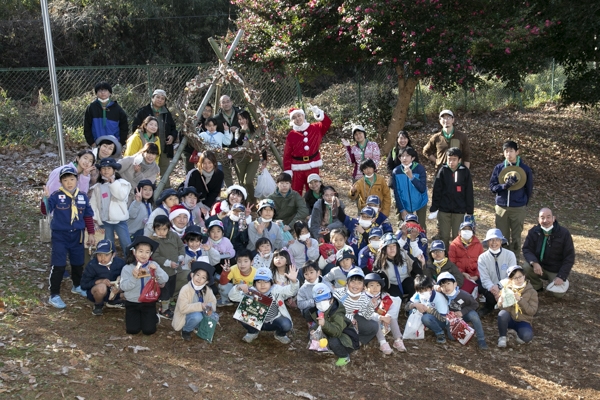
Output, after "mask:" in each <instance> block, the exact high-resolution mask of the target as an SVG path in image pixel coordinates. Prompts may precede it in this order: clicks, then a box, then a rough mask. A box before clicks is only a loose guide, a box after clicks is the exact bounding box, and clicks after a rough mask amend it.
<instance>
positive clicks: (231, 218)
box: [229, 213, 240, 222]
mask: <svg viewBox="0 0 600 400" xmlns="http://www.w3.org/2000/svg"><path fill="white" fill-rule="evenodd" d="M229 219H230V220H232V221H233V222H238V221H239V220H240V216H239V215H235V214H233V213H231V215H230V216H229Z"/></svg>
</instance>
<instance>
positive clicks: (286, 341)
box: [275, 335, 291, 344]
mask: <svg viewBox="0 0 600 400" xmlns="http://www.w3.org/2000/svg"><path fill="white" fill-rule="evenodd" d="M275 340H277V341H278V342H281V343H283V344H290V342H291V339H290V338H289V337H287V336H286V335H283V336H277V335H275Z"/></svg>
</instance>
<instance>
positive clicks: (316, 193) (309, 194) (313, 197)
mask: <svg viewBox="0 0 600 400" xmlns="http://www.w3.org/2000/svg"><path fill="white" fill-rule="evenodd" d="M307 182H308V188H309V190H307V191H306V193H304V202H305V203H306V208H308V213H309V214H311V213H312V210H313V207H314V205H315V203H316V202H317V201H318V200H319V199H320V198H322V197H323V189H324V186H323V182H322V181H321V177H320V176H319V174H310V175H309V176H308V179H307Z"/></svg>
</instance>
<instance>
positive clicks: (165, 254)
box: [151, 230, 185, 276]
mask: <svg viewBox="0 0 600 400" xmlns="http://www.w3.org/2000/svg"><path fill="white" fill-rule="evenodd" d="M151 239H152V240H156V241H157V242H158V244H159V245H158V248H157V249H156V251H155V252H154V253H152V260H154V261H156V262H157V263H158V265H160V266H161V267H162V269H164V270H165V272H166V273H167V275H169V276H173V275H175V274H176V273H177V269H174V268H171V262H174V263H175V264H179V256H185V246H184V244H183V242H182V241H181V239H180V238H179V236H177V234H176V233H175V232H173V231H172V230H169V233H167V237H165V238H159V237H158V236H152V237H151Z"/></svg>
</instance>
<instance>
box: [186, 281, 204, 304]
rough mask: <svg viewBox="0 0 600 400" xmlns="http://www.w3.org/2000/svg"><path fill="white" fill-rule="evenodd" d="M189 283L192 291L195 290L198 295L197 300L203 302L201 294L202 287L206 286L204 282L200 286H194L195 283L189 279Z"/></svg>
mask: <svg viewBox="0 0 600 400" xmlns="http://www.w3.org/2000/svg"><path fill="white" fill-rule="evenodd" d="M190 285H191V286H192V289H194V292H196V296H198V302H199V303H203V302H204V296H203V295H202V289H204V288H205V287H206V284H204V285H202V286H196V285H194V282H192V281H190Z"/></svg>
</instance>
